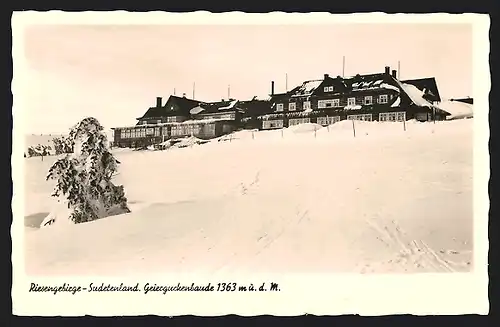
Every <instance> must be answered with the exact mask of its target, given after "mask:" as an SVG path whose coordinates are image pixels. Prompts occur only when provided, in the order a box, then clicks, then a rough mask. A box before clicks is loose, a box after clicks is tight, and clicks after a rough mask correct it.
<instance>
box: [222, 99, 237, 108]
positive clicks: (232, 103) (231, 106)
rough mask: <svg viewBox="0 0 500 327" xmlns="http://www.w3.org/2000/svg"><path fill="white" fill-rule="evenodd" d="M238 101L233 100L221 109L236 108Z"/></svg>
mask: <svg viewBox="0 0 500 327" xmlns="http://www.w3.org/2000/svg"><path fill="white" fill-rule="evenodd" d="M237 102H238V100H233V101H231V102H230V103H229V104H228V105H227V106H224V107H220V108H219V110H225V109H231V108H234V105H235V104H236V103H237Z"/></svg>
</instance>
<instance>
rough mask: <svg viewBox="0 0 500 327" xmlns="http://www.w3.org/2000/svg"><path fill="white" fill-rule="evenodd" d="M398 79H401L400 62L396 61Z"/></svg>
mask: <svg viewBox="0 0 500 327" xmlns="http://www.w3.org/2000/svg"><path fill="white" fill-rule="evenodd" d="M398 79H401V62H400V61H399V60H398Z"/></svg>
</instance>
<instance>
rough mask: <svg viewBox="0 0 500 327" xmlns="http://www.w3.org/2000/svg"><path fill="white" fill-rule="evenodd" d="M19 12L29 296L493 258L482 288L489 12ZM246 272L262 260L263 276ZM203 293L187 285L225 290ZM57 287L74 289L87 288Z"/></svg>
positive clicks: (406, 268)
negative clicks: (57, 288) (58, 289)
mask: <svg viewBox="0 0 500 327" xmlns="http://www.w3.org/2000/svg"><path fill="white" fill-rule="evenodd" d="M23 14H24V13H18V14H17V17H16V15H14V17H13V33H15V34H13V62H14V79H13V82H12V83H13V88H12V89H13V97H14V105H13V120H14V129H13V134H14V135H13V154H12V165H13V168H12V169H13V183H14V199H13V212H14V214H13V225H12V239H13V264H14V266H15V267H14V279H18V280H22V283H23V284H22V285H19V286H18V287H16V289H17V288H19V289H20V290H19V292H21V293H22V294H23V295H22V296H23V297H34V296H35V295H33V294H32V293H36V292H37V290H42V289H43V288H44V287H45V288H47V287H48V286H43V285H64V286H62V287H63V289H64V287H66V288H67V287H69V285H70V284H71V285H76V284H77V282H76V281H75V282H74V281H72V280H76V279H73V278H90V277H92V278H93V279H92V280H93V285H94V286H95V288H94V286H88V285H89V284H90V282H84V283H83V284H82V289H83V290H85V292H87V289H88V292H89V293H88V294H90V295H88V294H86V295H85V297H89V296H93V297H94V300H91V299H89V298H86V300H85V301H94V302H96V301H97V302H101V304H100V306H101V308H102V307H103V306H105V304H104V303H105V302H106V301H107V300H105V299H106V297H101V296H103V295H102V294H95V293H97V291H99V292H101V291H102V290H103V289H104V288H107V290H110V289H112V290H115V291H117V294H114V295H112V296H116V297H123V296H124V295H123V294H124V293H125V292H121V291H127V290H128V291H130V292H132V293H134V291H133V290H132V289H133V288H134V287H136V288H137V287H138V289H139V291H137V290H136V291H135V292H136V293H137V294H134V295H133V296H134V301H137V302H143V301H156V300H158V298H156V299H155V298H154V297H153V295H151V296H150V294H145V293H147V292H145V290H147V288H148V287H150V290H151V293H153V292H157V293H162V292H161V291H162V290H165V292H166V290H167V288H162V287H164V286H160V284H161V283H163V284H162V285H173V286H176V285H177V286H179V288H181V287H180V284H182V283H180V284H178V280H173V279H172V277H171V276H179V278H182V276H187V275H189V276H195V275H197V276H203V278H202V279H199V281H197V280H196V278H194V277H191V279H190V282H189V283H187V286H186V287H188V288H189V287H192V288H194V287H195V286H194V285H198V284H200V286H199V287H200V290H201V288H202V287H205V285H206V284H208V283H210V284H211V285H212V287H214V288H215V289H214V292H217V291H219V293H220V291H221V287H222V289H223V290H224V291H225V292H224V293H229V292H230V291H235V294H236V293H238V295H237V296H238V299H241V300H237V301H241V302H242V303H244V302H245V300H244V297H246V298H251V299H249V301H252V303H253V302H254V301H255V303H258V300H257V296H261V297H265V296H268V297H270V296H271V295H270V294H272V293H273V292H274V293H280V295H279V296H282V297H285V296H286V297H289V298H291V297H293V296H296V297H297V296H299V295H298V293H295V295H294V294H293V293H291V292H292V291H291V290H292V286H291V285H288V286H286V284H285V280H286V278H287V277H286V276H289V277H290V276H308V275H309V276H311V277H309V278H310V279H313V280H312V281H310V282H311V283H313V282H314V279H315V277H312V276H315V275H321V276H322V277H321V278H323V280H324V279H328V278H331V280H332V281H333V280H337V279H336V277H335V276H337V275H344V276H348V278H349V279H350V280H356V278H359V279H360V280H363V283H368V282H367V280H368V279H369V278H379V277H380V278H382V276H383V278H386V280H385V282H388V281H389V282H390V281H391V278H392V277H391V276H394V280H395V279H396V278H405V280H407V281H409V280H412V279H411V278H424V277H426V278H427V277H429V276H430V275H432V276H436V278H443V279H447V278H448V277H447V276H449V278H450V279H452V278H454V276H457V278H458V276H460V278H469V277H470V278H472V277H473V276H474V278H479V277H477V276H481V278H484V279H483V280H482V281H480V282H476V283H479V284H474V285H481V287H476V286H474V287H473V288H474V289H475V291H477V292H478V294H487V290H486V289H487V273H485V271H486V269H487V268H486V264H487V248H488V239H487V221H488V206H489V200H488V197H487V183H488V178H489V177H488V176H489V166H488V162H487V161H488V149H487V142H488V112H489V105H488V92H489V83H490V81H489V64H488V55H489V41H488V29H489V18H488V16H486V15H467V14H466V15H448V14H440V15H432V14H420V15H407V16H406V15H405V14H398V15H389V14H373V16H370V15H361V16H357V15H335V14H325V13H324V14H318V16H314V14H286V13H273V14H261V17H262V18H261V19H259V14H245V13H234V15H233V14H232V13H226V14H224V13H222V14H211V13H208V12H206V13H193V14H192V15H191V14H188V13H186V14H175V15H172V16H169V14H168V13H163V16H162V13H156V14H155V15H154V16H153V15H151V16H145V15H147V14H148V13H143V14H142V16H140V14H137V15H135V16H134V13H126V12H123V13H121V15H122V16H121V17H122V18H121V19H118V18H117V17H118V16H119V15H118V13H117V12H115V13H106V12H101V13H99V14H97V13H96V17H97V18H96V19H94V20H92V19H91V18H90V17H91V15H92V12H87V13H64V12H59V13H54V12H46V13H42V12H40V13H36V12H32V13H29V12H28V13H26V18H25V19H22V20H21V18H22V17H24V15H23ZM79 14H85V15H82V16H79ZM30 15H31V16H30ZM58 15H59V16H58ZM272 15H276V18H275V19H274V18H273V17H274V16H272ZM139 16H140V17H141V19H142V20H141V19H138V18H137V17H139ZM30 17H31V18H30ZM57 17H61V19H59V20H58V19H55V18H57ZM79 17H82V18H81V20H79ZM108 17H109V18H108ZM147 17H149V18H147ZM162 17H163V18H162ZM196 17H200V19H197V18H196ZM202 17H204V18H203V19H201V18H202ZM426 17H427V19H426ZM35 18H36V19H35ZM16 19H18V20H17V22H18V24H14V23H15V20H16ZM280 20H281V21H282V23H280ZM14 207H15V208H14ZM14 257H16V259H14ZM162 275H163V276H167V275H168V276H170V277H168V279H167V278H166V277H165V278H164V279H163V280H162V277H161V276H162ZM218 275H221V276H222V275H224V276H231V277H228V278H229V279H226V280H219V279H217V278H216V277H215V276H218ZM252 275H254V276H264V277H263V278H261V279H259V278H260V277H256V280H255V281H252V283H253V284H255V285H253V284H252V285H251V286H250V284H249V283H250V282H249V281H248V276H252ZM271 275H272V276H274V277H273V278H274V279H273V280H271V279H269V278H267V279H266V278H265V276H271ZM17 276H23V277H22V278H21V277H19V278H17ZM138 276H140V278H139V277H138ZM144 276H156V277H155V278H156V279H155V282H154V283H153V282H149V284H148V285H149V286H145V283H146V282H145V281H144V280H145V279H144ZM158 276H160V277H158ZM211 276H213V278H212V277H211ZM238 276H247V277H245V279H244V280H240V279H239V278H238ZM279 276H282V278H283V279H282V280H281V277H279ZM328 276H330V277H328ZM120 278H122V279H124V280H128V281H133V282H130V283H127V282H120ZM134 278H137V282H135V279H134ZM290 278H291V277H290ZM304 278H305V277H304ZM318 278H319V277H318ZM429 278H430V277H429ZM37 280H39V281H37ZM43 280H50V281H51V282H50V284H48V282H43ZM85 280H86V281H87V280H88V279H85ZM109 280H114V282H109ZM179 280H180V279H179ZM415 280H417V279H415ZM271 282H272V283H271ZM333 282H334V281H333ZM44 283H45V284H44ZM221 283H222V284H221ZM245 283H246V284H245ZM353 283H355V282H354V281H353ZM373 283H376V282H375V279H373ZM153 284H155V285H157V286H152V285H153ZM201 284H203V285H201ZM261 284H265V287H263V288H262V289H264V288H266V287H267V292H262V293H263V294H260V295H258V294H257V293H259V291H258V290H256V293H255V294H250V295H249V294H246V295H243V293H244V292H245V291H248V288H250V291H252V290H253V289H252V288H253V287H254V286H255V287H256V288H258V287H259V286H261ZM278 284H279V287H278ZM290 284H291V282H290ZM344 284H345V283H344ZM424 284H425V285H424V286H422V287H424V288H425V287H427V288H425V289H427V290H428V291H426V292H431V291H432V289H433V287H431V284H430V283H424ZM438 284H439V283H438ZM221 285H222V286H221ZM345 285H347V284H345ZM380 285H382V284H379V286H380ZM405 285H406V287H415V288H419V287H420V286H418V285H419V284H418V283H417V282H415V283H414V284H412V283H411V282H408V283H407V282H405ZM50 287H52V286H50ZM50 287H49V288H48V289H51V288H50ZM99 287H100V288H99ZM155 287H158V289H155ZM196 287H198V286H196ZM231 287H232V288H233V289H232V290H231V289H230V288H231ZM269 287H271V290H269ZM294 287H298V286H297V285H295V286H294ZM301 287H304V286H301ZM345 287H346V289H347V287H348V286H345ZM395 287H396V286H395ZM464 287H465V286H464ZM98 288H99V289H98ZM208 288H210V287H208ZM327 288H328V287H327ZM287 289H288V291H287ZM436 289H438V287H437V288H436ZM51 290H53V289H51ZM169 290H170V289H169ZM172 290H173V289H172ZM191 290H192V289H191ZM203 290H205V289H203ZM28 291H29V292H28ZM66 291H67V290H66ZM91 291H96V292H94V293H92V292H91ZM316 291H317V292H320V290H316ZM358 291H361V290H359V288H358ZM13 292H14V289H13ZM130 292H129V293H130ZM287 292H289V293H287ZM304 292H305V291H304ZM308 292H310V293H303V295H304V296H312V294H314V293H312V292H313V291H312V290H309V291H308ZM373 292H374V291H372V293H373ZM388 292H390V290H388ZM421 292H423V288H422V291H421ZM41 293H43V292H41ZM101 293H103V292H101ZM195 293H196V292H188V293H185V294H183V295H182V296H183V297H186V299H188V298H189V297H195V296H204V297H205V300H207V299H208V301H222V300H220V299H221V298H220V299H219V300H216V297H215V296H214V297H213V298H211V296H212V295H207V294H204V295H200V294H195ZM264 293H265V294H264ZM436 293H440V294H439V295H437V294H433V293H428V294H427V296H428V297H429V298H438V297H440V296H444V294H441V293H444V291H443V292H441V291H437V290H436ZM54 294H55V293H54ZM54 294H51V296H47V299H48V300H47V301H59V302H60V303H66V304H67V305H68V306H70V304H69V302H71V301H79V300H78V299H81V298H83V296H84V295H82V296H79V295H78V294H77V295H74V296H73V295H72V296H73V297H65V296H66V295H59V294H55V296H54ZM82 294H83V293H82ZM93 294H95V295H93ZM108 294H111V293H110V292H108ZM139 294H140V296H139ZM286 294H288V295H286ZM306 294H308V295H306ZM415 294H416V293H415ZM223 295H224V296H225V297H227V299H226V300H225V301H229V302H231V301H232V300H231V297H230V295H228V294H223ZM448 295H449V296H453V297H456V294H455V295H453V294H448ZM19 296H20V295H19ZM37 296H41V295H37ZM105 296H108V295H105ZM109 296H111V295H109ZM127 296H132V295H130V294H129V295H127ZM141 296H144V297H146V298H147V300H146V299H143V298H141ZM155 296H156V295H155ZM167 296H168V294H167ZM178 296H181V295H178ZM187 296H189V297H187ZM219 296H222V295H219ZM275 296H278V295H275ZM331 296H333V295H331ZM346 296H347V295H346ZM370 296H371V297H372V298H374V296H375V295H374V294H371V295H370ZM378 296H381V297H384V294H378ZM98 297H101V299H99V300H98V299H97V298H98ZM163 298H164V297H163ZM19 299H20V298H19ZM44 299H45V298H44ZM68 299H71V300H68ZM122 300H123V301H125V300H126V299H125V298H122ZM122 300H120V301H122ZM477 300H478V301H479V302H478V303H481V304H478V305H476V306H471V307H472V308H476V309H474V310H479V309H477V308H478V307H480V308H484V307H485V306H486V309H483V310H487V303H488V299H487V296H486V297H485V298H483V299H481V300H479V299H477ZM32 301H35V299H30V300H29V301H28V300H27V302H25V303H24V304H23V305H24V306H27V305H28V303H32ZM44 301H45V300H44ZM68 301H69V302H68ZM162 301H163V300H162ZM165 301H166V300H165ZM189 301H190V300H189ZM234 301H236V300H234ZM263 301H273V300H271V299H266V300H263ZM274 301H276V300H274ZM297 301H298V300H297ZM318 301H319V299H318ZM391 301H394V302H397V300H395V299H392V300H391ZM426 301H427V300H426ZM430 301H432V300H430ZM471 301H472V300H471ZM19 302H22V301H21V300H19ZM354 302H355V301H354V300H353V305H355V304H354ZM382 302H383V301H382ZM419 302H422V300H421V299H420V301H419ZM442 302H443V301H442ZM484 303H486V305H485V304H484ZM19 305H20V304H19ZM177 305H179V304H177ZM242 305H243V304H242ZM268 306H269V305H268ZM255 308H257V307H255ZM295 308H298V307H295ZM52 309H53V308H52ZM164 309H165V310H167V308H164ZM26 310H27V309H26ZM186 310H187V311H186V312H188V311H189V310H188V309H186ZM256 310H257V309H256ZM258 310H260V311H259V312H260V314H263V313H266V312H265V310H266V309H265V307H264V308H260V309H258ZM269 310H271V309H269ZM321 310H327V309H321ZM332 310H334V308H332ZM388 310H389V309H388ZM39 311H40V308H39ZM39 311H36V312H38V313H39ZM194 311H195V310H194V309H193V312H194ZM53 312H57V311H53ZM79 312H80V311H79ZM474 312H477V311H474ZM80 313H84V312H80ZM149 313H152V312H149ZM226 313H236V312H226ZM267 313H272V310H271V311H270V312H267Z"/></svg>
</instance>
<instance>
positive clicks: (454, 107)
mask: <svg viewBox="0 0 500 327" xmlns="http://www.w3.org/2000/svg"><path fill="white" fill-rule="evenodd" d="M438 107H439V108H440V109H443V110H445V111H447V112H449V113H450V114H451V115H450V116H448V119H460V118H472V117H473V116H474V111H473V105H472V104H469V103H464V102H460V101H450V100H446V101H443V102H440V103H439V104H438Z"/></svg>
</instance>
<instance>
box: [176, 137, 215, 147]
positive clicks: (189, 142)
mask: <svg viewBox="0 0 500 327" xmlns="http://www.w3.org/2000/svg"><path fill="white" fill-rule="evenodd" d="M208 142H209V141H207V140H202V139H199V138H197V137H194V136H190V137H186V138H183V139H180V141H179V142H177V143H175V144H173V145H172V146H173V147H176V148H187V147H191V146H193V145H198V144H205V143H208Z"/></svg>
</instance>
